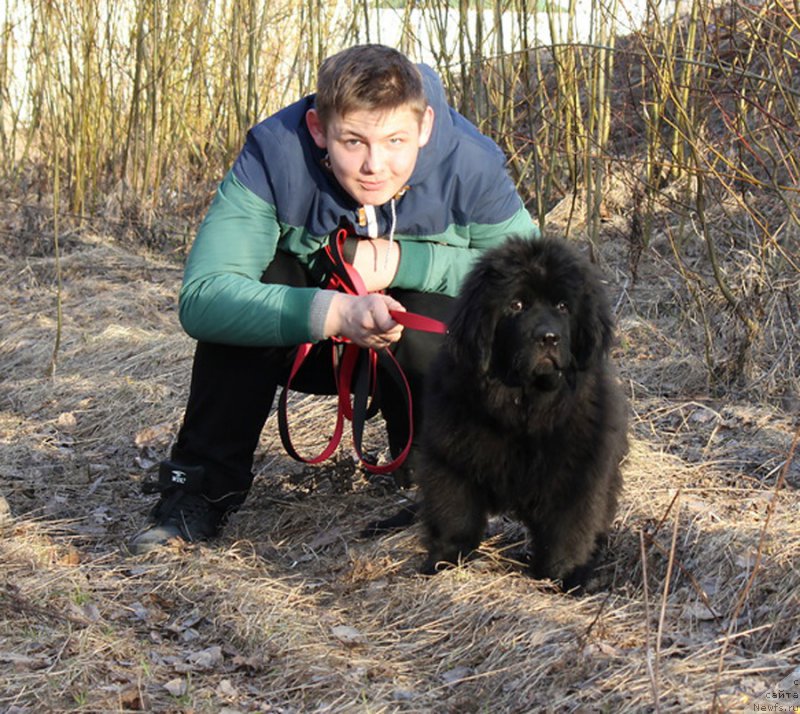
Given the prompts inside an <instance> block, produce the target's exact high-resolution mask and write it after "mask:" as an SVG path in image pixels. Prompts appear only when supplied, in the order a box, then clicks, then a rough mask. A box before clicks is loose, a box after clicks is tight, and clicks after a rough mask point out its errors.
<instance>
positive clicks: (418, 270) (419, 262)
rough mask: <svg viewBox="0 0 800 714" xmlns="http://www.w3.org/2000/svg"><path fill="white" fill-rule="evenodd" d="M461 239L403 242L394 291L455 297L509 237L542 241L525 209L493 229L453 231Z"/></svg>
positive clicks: (488, 226) (428, 239)
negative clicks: (481, 259)
mask: <svg viewBox="0 0 800 714" xmlns="http://www.w3.org/2000/svg"><path fill="white" fill-rule="evenodd" d="M451 230H455V232H457V233H458V234H459V235H458V236H455V237H454V236H447V238H446V239H445V238H444V237H442V240H440V241H437V240H435V238H434V239H433V240H432V239H431V238H430V237H426V239H425V240H424V241H414V240H413V239H412V238H411V237H409V238H407V239H405V240H404V239H403V238H404V237H401V238H400V241H399V242H400V264H399V266H398V268H397V274H396V275H395V277H394V280H393V281H392V287H398V288H405V289H407V290H420V291H423V292H438V293H443V294H445V295H450V296H455V295H457V294H458V291H459V289H460V287H461V284H462V283H463V281H464V278H465V277H466V275H467V273H468V272H469V271H470V269H471V268H472V264H473V263H474V262H475V259H476V258H477V257H478V256H479V255H480V254H481V253H483V252H484V251H485V250H487V249H488V248H492V247H494V246H496V245H499V244H500V243H502V242H503V241H504V240H505V239H506V238H507V237H508V236H510V235H522V236H530V237H532V238H538V237H539V229H538V228H537V227H536V225H535V224H534V222H533V219H532V218H531V216H530V213H528V211H527V209H526V208H525V207H524V206H523V204H522V200H521V199H520V206H519V210H517V212H516V213H514V215H512V216H511V218H509V219H508V220H506V221H503V222H501V223H495V224H491V225H478V224H472V225H468V226H465V227H463V228H451Z"/></svg>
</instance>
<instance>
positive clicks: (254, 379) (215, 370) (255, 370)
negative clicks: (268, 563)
mask: <svg viewBox="0 0 800 714" xmlns="http://www.w3.org/2000/svg"><path fill="white" fill-rule="evenodd" d="M262 282H270V283H279V284H283V285H293V286H297V287H304V286H309V285H313V284H314V283H313V281H312V280H311V278H310V277H309V276H308V274H307V273H306V271H305V269H304V268H303V267H302V266H301V264H300V263H299V262H298V261H297V260H296V259H294V258H293V257H291V256H289V255H287V254H285V253H278V254H277V256H276V258H275V260H274V261H273V262H272V263H271V264H270V266H269V268H267V270H266V272H265V273H264V275H263V276H262ZM391 294H392V296H393V297H394V298H395V299H396V300H398V301H399V302H400V303H401V304H402V305H403V306H404V307H405V308H406V309H407V310H409V311H410V312H418V313H420V314H422V315H427V316H429V317H433V318H436V319H439V320H443V321H447V319H448V318H449V315H450V310H451V308H452V303H453V300H452V298H450V297H447V296H445V295H441V294H438V293H421V292H416V291H409V290H393V291H391ZM441 342H442V336H441V335H437V334H432V333H427V332H421V331H418V330H411V329H408V328H406V329H405V330H404V331H403V335H402V337H401V339H400V340H399V341H398V342H397V343H395V345H394V346H393V350H394V354H395V357H396V359H397V361H398V362H399V364H400V366H401V367H402V368H403V371H404V372H405V375H406V378H407V379H408V383H409V386H410V388H411V396H412V403H413V415H414V420H413V424H414V433H415V434H419V427H420V424H421V421H422V418H423V414H422V398H421V394H422V389H423V385H424V380H425V375H426V374H427V371H428V368H429V366H430V363H431V360H432V358H433V356H434V355H435V354H436V351H437V350H438V348H439V346H440V345H441ZM295 351H296V348H295V347H237V346H232V345H222V344H213V343H209V342H198V343H197V348H196V350H195V356H194V365H193V367H192V381H191V386H190V391H189V400H188V404H187V406H186V412H185V415H184V421H183V425H182V427H181V429H180V431H179V433H178V438H177V441H176V443H175V446H174V447H173V450H172V459H173V460H174V461H176V462H178V463H181V464H184V465H187V466H203V467H205V474H206V485H205V495H206V497H208V498H209V499H211V500H213V501H215V502H217V503H219V505H220V506H222V507H225V508H231V507H236V506H238V505H240V504H241V503H242V502H243V501H244V499H245V497H246V495H247V492H248V491H249V489H250V486H251V484H252V482H253V474H252V468H253V454H254V452H255V449H256V446H257V445H258V440H259V437H260V435H261V430H262V429H263V428H264V423H265V422H266V420H267V417H268V416H269V412H270V409H271V407H272V403H273V401H274V398H275V393H276V390H277V387H278V385H284V384H285V383H286V380H287V378H288V376H289V370H290V368H291V366H292V362H293V360H294V355H295ZM377 379H378V390H379V393H380V406H381V414H382V416H383V418H384V419H385V421H386V426H387V433H388V437H389V446H390V450H391V452H392V454H393V455H395V454H397V453H399V452H400V451H401V450H402V449H403V447H404V446H405V445H406V443H407V441H408V414H407V411H406V409H407V408H406V404H405V399H404V398H403V396H402V395H401V394H399V388H398V386H397V385H396V384H395V382H394V381H393V380H392V379H391V378H390V377H389V376H388V375H386V374H385V373H383V370H382V369H380V368H379V370H378V376H377ZM292 389H293V390H297V391H301V392H307V393H309V394H334V393H335V391H336V389H335V384H334V381H333V373H332V369H331V344H330V342H329V341H324V342H320V343H318V344H316V345H315V346H314V348H313V349H312V351H311V353H310V354H309V356H308V358H307V359H306V360H305V362H304V363H303V366H302V367H301V369H300V372H299V373H298V374H297V375H296V376H295V378H294V379H293V380H292Z"/></svg>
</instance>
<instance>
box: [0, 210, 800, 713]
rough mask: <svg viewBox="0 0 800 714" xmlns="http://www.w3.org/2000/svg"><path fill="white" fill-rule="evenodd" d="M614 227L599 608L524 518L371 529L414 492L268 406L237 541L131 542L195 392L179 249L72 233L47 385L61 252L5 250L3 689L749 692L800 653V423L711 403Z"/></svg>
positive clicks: (253, 706)
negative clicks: (618, 475)
mask: <svg viewBox="0 0 800 714" xmlns="http://www.w3.org/2000/svg"><path fill="white" fill-rule="evenodd" d="M615 235H616V234H615V232H614V230H613V226H610V227H609V234H608V236H607V237H606V238H605V239H604V241H603V246H604V253H603V255H602V259H603V261H604V264H605V266H606V269H607V272H608V273H609V276H610V278H611V284H610V286H609V287H610V290H611V291H612V296H613V298H614V300H615V303H616V304H617V305H618V307H619V319H620V324H621V328H622V329H621V331H622V335H623V340H622V342H621V344H620V347H619V348H618V350H617V354H616V357H617V360H618V362H619V363H620V366H621V368H622V372H623V376H624V378H625V380H626V383H627V384H628V385H629V387H630V392H631V396H632V404H633V409H634V413H635V421H634V427H633V436H634V442H633V450H632V453H631V456H630V458H629V460H628V463H627V464H626V469H625V472H626V489H625V494H624V498H623V500H622V506H621V509H620V513H619V519H618V522H617V524H616V528H615V531H614V533H613V535H612V538H611V543H610V548H609V553H608V556H607V558H606V562H605V564H604V567H603V570H602V572H601V577H600V579H599V580H600V582H599V583H598V587H597V589H596V591H595V592H594V593H593V594H591V595H588V596H586V597H583V598H573V597H568V596H563V595H560V594H558V593H556V592H554V591H552V589H551V588H549V587H548V586H547V584H546V583H537V582H534V581H532V580H531V579H529V578H528V577H527V576H526V575H524V574H523V573H522V572H521V569H520V567H519V565H518V564H517V562H516V561H517V559H518V558H519V556H520V552H521V548H520V545H519V543H518V542H515V541H517V539H518V538H519V535H520V533H519V530H518V529H516V528H515V527H514V526H513V525H512V524H509V523H506V522H503V521H498V522H495V523H493V536H492V538H490V539H489V540H488V541H487V543H486V545H485V547H484V551H485V557H484V558H482V559H479V560H478V561H476V562H473V563H471V564H469V565H468V566H466V567H463V568H459V569H456V570H454V571H451V572H447V573H444V574H442V575H440V576H437V577H436V578H434V579H426V578H421V577H419V576H418V575H416V567H417V565H418V564H419V562H420V560H421V555H422V551H421V546H420V544H419V542H418V538H417V533H416V530H415V529H410V530H409V531H406V532H403V533H399V534H397V535H394V536H391V537H387V538H383V539H378V540H374V541H364V540H360V539H359V538H358V536H357V533H358V531H359V529H360V527H361V526H362V525H363V524H364V523H365V522H366V521H368V520H370V519H371V518H374V517H375V516H376V515H379V514H383V513H386V512H388V511H391V510H392V508H393V507H394V504H395V503H396V502H397V500H398V499H399V498H400V494H395V493H393V492H392V491H391V489H389V488H387V487H386V485H385V484H384V483H381V482H369V481H367V480H366V479H365V478H364V476H363V475H362V474H361V473H360V472H359V471H357V470H355V469H353V468H352V466H350V465H348V459H347V458H346V456H343V457H342V458H341V459H340V461H339V462H338V463H336V464H334V465H332V466H329V467H322V468H317V469H307V468H304V467H301V466H299V465H298V464H295V463H294V462H292V461H290V460H289V459H288V458H287V457H286V456H285V455H284V454H283V453H282V452H281V450H280V448H279V447H278V444H277V442H276V436H275V429H274V428H273V427H274V424H273V423H272V422H270V428H268V429H267V430H266V431H265V434H264V439H263V442H262V445H261V449H260V450H259V453H258V455H257V472H258V480H257V482H256V486H255V488H254V490H253V492H252V494H251V497H250V499H249V500H248V502H247V504H246V506H245V508H244V509H243V510H242V511H240V512H239V513H238V514H237V515H236V516H235V517H234V519H233V520H232V522H231V524H230V525H229V527H228V528H227V530H226V531H225V534H224V537H223V538H222V539H221V540H220V541H219V542H218V543H215V544H214V545H213V546H209V547H206V546H198V547H186V548H176V549H171V550H165V551H163V552H160V553H158V554H154V555H150V556H143V557H138V558H130V557H126V556H125V555H123V554H122V552H120V549H119V546H120V544H121V543H122V542H123V541H124V539H125V538H126V537H128V536H129V535H130V533H131V532H132V531H133V530H134V529H135V528H136V527H138V525H139V524H140V523H141V520H142V517H143V514H144V513H145V511H146V508H147V506H148V503H149V501H148V500H147V499H146V498H145V497H143V496H141V495H140V494H139V492H138V485H139V482H140V481H141V480H142V478H143V477H144V476H145V473H146V469H147V468H150V467H152V465H153V464H154V462H155V461H156V460H157V459H158V458H160V457H161V456H162V455H163V453H164V451H165V449H166V448H167V446H168V444H169V441H170V439H171V438H172V436H173V435H174V433H175V430H176V428H177V425H178V422H179V419H180V415H181V411H182V408H183V405H184V399H185V392H186V388H187V384H188V377H189V366H190V360H191V350H192V344H191V341H190V340H189V339H188V338H187V337H185V336H183V335H182V333H181V332H180V330H179V327H178V323H177V317H176V311H175V306H174V298H175V294H176V290H177V286H178V283H179V279H180V264H179V261H177V260H171V259H168V258H164V257H159V256H156V255H149V254H144V253H142V254H135V253H131V252H129V251H127V250H126V249H124V248H121V247H120V246H119V245H118V244H117V243H115V242H114V240H113V239H111V238H110V237H109V236H107V235H91V234H90V233H89V232H88V231H84V232H82V233H80V234H76V235H75V236H73V238H72V239H71V241H70V242H69V244H68V246H67V250H66V253H65V255H64V256H63V262H62V273H63V284H64V287H63V301H64V328H63V336H62V344H61V349H60V352H59V355H58V363H57V370H56V373H55V376H54V377H53V378H49V377H46V374H47V369H48V365H49V362H50V358H51V354H52V345H53V339H54V319H53V315H54V301H55V295H54V288H53V280H54V265H53V259H52V258H50V257H40V258H35V257H30V256H29V257H14V258H5V259H3V261H2V264H0V300H2V302H3V304H4V305H6V306H8V307H7V310H6V314H5V316H4V320H3V328H2V330H3V332H2V341H1V342H0V369H1V370H2V373H3V374H4V375H5V378H4V380H3V382H2V384H0V399H1V400H2V401H1V402H0V404H2V412H0V494H1V495H2V496H3V497H5V499H6V501H7V502H8V504H9V505H10V509H11V515H10V516H7V517H5V518H4V520H3V525H2V526H1V527H2V536H3V538H2V541H0V560H2V563H3V569H2V571H1V572H0V707H2V708H3V709H4V710H5V711H8V712H20V711H28V712H41V711H65V710H69V711H85V712H98V711H102V712H107V711H108V712H110V711H122V710H136V709H140V710H147V711H209V712H218V711H223V710H224V709H225V708H226V707H227V708H228V711H240V712H245V711H281V712H306V711H326V712H355V711H358V712H430V711H436V712H470V711H476V712H477V711H486V712H490V711H491V712H497V711H502V712H531V711H665V712H666V711H675V712H678V711H681V712H682V711H704V710H705V711H709V710H712V709H714V710H717V711H723V710H730V711H736V710H744V708H745V707H747V708H748V709H750V710H752V704H748V702H750V701H751V700H752V699H753V698H754V697H757V696H758V695H760V694H761V693H762V692H763V690H765V689H766V688H767V687H769V686H773V685H775V684H777V682H779V681H780V680H781V679H783V678H784V677H785V676H786V675H787V674H789V672H791V670H792V668H793V667H794V666H796V663H797V660H798V657H799V656H800V645H798V644H797V642H798V640H799V639H800V637H798V633H799V632H800V602H799V601H798V596H797V593H798V592H800V573H799V572H798V570H797V567H796V562H797V557H798V555H799V554H800V529H798V525H797V518H796V514H797V510H798V505H800V504H799V503H798V501H799V500H800V499H798V495H797V488H798V486H800V468H798V465H797V463H796V462H792V463H788V459H789V457H790V453H789V449H790V444H791V440H792V435H793V430H794V429H796V428H797V421H796V416H795V415H793V414H791V413H788V412H785V411H782V410H781V409H780V408H779V406H777V405H776V406H769V405H767V404H764V405H761V404H757V403H754V402H752V401H750V400H748V401H733V400H732V399H730V398H727V399H726V398H718V399H712V398H710V397H709V395H708V393H707V392H704V391H703V385H704V378H703V374H704V368H703V361H702V356H698V345H697V344H691V342H690V340H691V339H694V337H695V336H696V330H694V327H696V326H693V325H691V324H681V323H680V315H679V313H677V312H676V311H672V310H670V309H669V308H668V304H669V301H670V300H671V299H672V298H673V297H674V292H675V290H676V288H675V285H676V284H677V278H674V279H673V278H671V277H670V275H668V274H666V275H665V274H664V268H663V258H662V257H661V255H660V254H659V252H658V250H656V249H652V250H650V251H648V252H646V253H645V255H644V256H643V258H642V262H641V266H640V273H641V277H640V280H639V282H638V283H636V284H635V285H630V284H629V283H628V282H627V281H626V278H625V275H626V272H625V268H624V262H625V260H626V256H625V251H624V250H623V247H624V243H623V241H622V240H621V239H620V238H619V237H618V236H616V237H615ZM297 410H298V411H297V413H298V416H297V417H296V418H295V422H294V423H295V424H297V425H298V427H297V433H296V438H297V440H298V442H300V443H303V442H304V441H305V440H306V438H311V437H313V436H315V435H316V434H318V433H319V431H320V430H324V428H325V427H324V425H325V423H326V422H325V419H326V416H327V411H328V410H327V406H326V405H321V404H320V403H319V402H318V401H307V400H302V401H301V402H300V403H298V404H297ZM301 413H302V415H303V417H302V422H301V421H300V416H299V415H300V414H301ZM301 423H302V426H301ZM306 429H307V431H306ZM372 436H373V439H378V437H377V436H376V435H375V433H373V435H372ZM787 464H788V465H787ZM779 478H780V479H781V481H780V482H779ZM778 485H780V486H781V487H780V488H777V486H778ZM0 518H2V516H0ZM756 564H757V569H756V570H755V571H754V568H756ZM645 584H646V587H645Z"/></svg>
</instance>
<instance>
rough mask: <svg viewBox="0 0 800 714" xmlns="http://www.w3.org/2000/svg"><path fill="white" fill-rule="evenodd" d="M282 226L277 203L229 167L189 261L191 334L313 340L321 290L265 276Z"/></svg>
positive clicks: (185, 305) (246, 340)
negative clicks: (313, 310)
mask: <svg viewBox="0 0 800 714" xmlns="http://www.w3.org/2000/svg"><path fill="white" fill-rule="evenodd" d="M279 232H280V229H279V225H278V221H277V218H276V214H275V209H274V207H272V206H271V205H270V204H268V203H266V202H265V201H263V200H262V199H260V198H259V197H257V196H255V195H254V194H253V193H252V192H251V191H249V190H248V189H247V188H245V187H244V186H243V185H242V184H241V183H240V182H239V181H238V179H236V177H235V176H234V175H233V174H232V173H229V174H228V175H227V176H226V177H225V179H224V180H223V182H222V183H221V184H220V186H219V188H218V190H217V194H216V196H215V198H214V201H213V202H212V204H211V207H210V208H209V211H208V214H207V215H206V218H205V220H204V221H203V223H202V225H201V226H200V230H199V231H198V234H197V238H196V239H195V242H194V244H193V245H192V249H191V251H190V253H189V258H188V260H187V262H186V268H185V272H184V277H183V287H182V288H181V293H180V320H181V324H182V325H183V328H184V330H186V332H187V333H188V334H189V335H191V336H192V337H194V338H195V339H198V340H203V341H206V342H218V343H224V344H235V345H245V346H268V345H276V346H278V345H295V344H301V343H303V342H309V341H311V333H310V328H309V313H310V306H311V301H312V300H313V298H314V295H315V294H316V293H317V292H318V289H317V288H293V287H288V286H285V285H266V284H264V283H261V282H260V278H261V275H262V274H263V272H264V270H265V269H266V268H267V266H268V265H269V263H270V262H271V261H272V259H273V257H274V255H275V251H276V248H277V245H278V238H279Z"/></svg>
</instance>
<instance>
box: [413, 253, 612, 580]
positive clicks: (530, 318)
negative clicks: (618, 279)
mask: <svg viewBox="0 0 800 714" xmlns="http://www.w3.org/2000/svg"><path fill="white" fill-rule="evenodd" d="M612 339H613V321H612V316H611V311H610V308H609V305H608V301H607V298H606V295H605V292H604V289H603V286H602V284H601V282H600V280H599V277H598V275H597V274H596V272H595V270H594V268H593V266H592V265H591V264H589V262H588V261H586V260H585V259H584V258H583V257H582V256H581V255H580V254H578V253H577V252H576V251H575V250H574V249H573V248H572V247H571V246H570V245H569V244H567V243H566V242H565V241H560V240H552V239H548V240H527V239H523V238H511V239H509V240H508V241H507V242H506V243H505V244H504V245H503V246H501V247H499V248H496V249H494V250H492V251H489V252H487V253H486V254H484V256H483V257H482V258H481V259H480V260H479V261H478V263H477V264H476V266H475V268H474V269H473V270H472V272H471V273H470V275H469V276H468V277H467V280H466V282H465V285H464V288H463V290H462V292H461V295H460V296H459V298H458V301H457V304H456V311H455V316H454V318H453V320H452V321H451V324H450V331H449V335H448V337H447V339H446V341H445V345H444V347H443V349H442V351H441V352H440V353H439V355H438V357H437V358H436V361H435V362H434V365H433V367H432V369H431V372H430V377H429V383H428V385H427V389H426V399H427V401H426V405H425V414H426V420H425V429H424V434H423V435H422V446H423V450H422V463H421V466H420V469H419V470H418V480H419V485H420V487H421V490H422V514H421V515H422V521H423V525H424V532H425V539H426V544H427V547H428V557H427V560H426V561H425V564H424V566H423V568H422V570H423V572H426V573H434V572H436V570H437V569H438V568H439V567H441V566H442V565H443V564H450V563H456V562H458V560H459V559H461V558H467V557H469V555H470V554H471V553H472V552H473V551H474V550H475V548H477V547H478V545H479V543H480V541H481V539H482V537H483V533H484V529H485V527H486V523H487V518H488V516H489V515H490V514H496V513H507V514H509V515H512V516H514V517H516V518H518V519H520V520H521V521H522V522H523V523H524V524H525V525H526V526H527V528H528V530H529V532H530V535H531V539H532V558H531V570H532V573H533V575H534V576H536V577H547V578H552V579H554V580H560V581H561V582H562V585H563V587H564V588H565V589H571V588H573V587H575V586H580V585H583V584H584V583H585V581H586V580H587V578H588V577H589V576H590V575H591V573H592V569H593V568H592V566H593V559H594V557H595V555H596V552H597V548H598V545H599V543H600V542H601V541H602V540H603V538H604V536H605V535H606V534H607V532H608V530H609V528H610V526H611V523H612V521H613V519H614V515H615V513H616V509H617V498H618V494H619V491H620V488H621V484H622V479H621V475H620V470H619V465H620V461H621V460H622V458H623V457H624V455H625V453H626V452H627V447H628V442H627V419H628V417H627V413H628V409H627V403H626V400H625V398H624V395H623V393H622V391H621V388H620V386H619V385H618V382H617V379H616V376H615V374H614V371H613V368H612V366H611V365H610V363H609V361H608V352H609V348H610V346H611V343H612Z"/></svg>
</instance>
